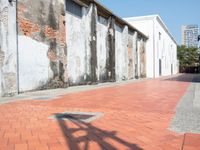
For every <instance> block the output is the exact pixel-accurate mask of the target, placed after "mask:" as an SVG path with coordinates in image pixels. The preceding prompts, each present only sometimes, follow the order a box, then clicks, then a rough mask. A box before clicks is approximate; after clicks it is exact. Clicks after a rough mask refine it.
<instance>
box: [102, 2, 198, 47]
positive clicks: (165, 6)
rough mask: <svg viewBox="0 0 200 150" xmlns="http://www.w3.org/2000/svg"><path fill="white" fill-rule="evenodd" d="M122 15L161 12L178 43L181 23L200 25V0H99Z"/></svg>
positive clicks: (179, 42) (129, 15) (142, 14)
mask: <svg viewBox="0 0 200 150" xmlns="http://www.w3.org/2000/svg"><path fill="white" fill-rule="evenodd" d="M99 2H101V3H102V4H104V5H105V6H106V7H107V8H109V9H110V10H111V11H112V12H114V13H115V14H117V15H118V16H120V17H131V16H144V15H152V14H159V15H160V16H161V18H162V19H163V21H164V22H165V24H166V25H167V27H168V29H169V30H170V32H171V34H172V35H173V36H174V38H175V39H176V41H177V43H178V44H181V25H184V24H197V25H199V27H200V0H99Z"/></svg>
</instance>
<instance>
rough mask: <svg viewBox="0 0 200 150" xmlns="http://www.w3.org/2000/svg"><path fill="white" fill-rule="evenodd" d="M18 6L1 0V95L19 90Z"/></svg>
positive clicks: (6, 0)
mask: <svg viewBox="0 0 200 150" xmlns="http://www.w3.org/2000/svg"><path fill="white" fill-rule="evenodd" d="M16 47H17V46H16V6H15V3H9V2H8V0H0V96H4V95H10V94H11V95H12V94H14V93H16V92H17V73H16V72H17V71H16V66H17V61H16V58H17V57H16V54H17V52H16Z"/></svg>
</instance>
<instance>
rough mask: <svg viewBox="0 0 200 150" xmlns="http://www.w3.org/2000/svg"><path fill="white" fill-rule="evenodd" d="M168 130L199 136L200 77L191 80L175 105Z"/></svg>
mask: <svg viewBox="0 0 200 150" xmlns="http://www.w3.org/2000/svg"><path fill="white" fill-rule="evenodd" d="M169 129H170V130H172V131H175V132H178V133H197V134H200V76H199V77H196V78H195V79H194V80H193V83H192V84H191V85H190V87H189V88H188V89H187V92H186V93H185V95H184V96H183V97H182V99H181V101H180V103H179V104H178V105H177V107H176V115H175V117H174V118H173V120H172V122H171V125H170V128H169Z"/></svg>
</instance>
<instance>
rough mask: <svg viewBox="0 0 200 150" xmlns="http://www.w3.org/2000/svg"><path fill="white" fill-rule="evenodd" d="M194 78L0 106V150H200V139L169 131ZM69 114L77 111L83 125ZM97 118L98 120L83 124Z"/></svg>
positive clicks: (188, 77) (183, 76) (123, 86)
mask: <svg viewBox="0 0 200 150" xmlns="http://www.w3.org/2000/svg"><path fill="white" fill-rule="evenodd" d="M193 78H194V76H193V75H180V76H179V77H175V78H173V79H172V78H169V79H167V78H165V79H156V80H147V81H141V82H137V83H128V84H119V85H116V86H114V87H104V88H99V89H94V90H89V91H83V92H78V93H68V94H63V96H59V97H55V98H54V99H53V100H51V101H47V100H44V98H41V99H38V98H37V100H21V101H15V102H12V103H6V104H1V105H0V150H127V149H129V150H199V149H200V136H199V134H192V133H187V134H183V133H176V132H173V131H170V130H169V129H168V128H169V126H170V122H171V120H172V118H173V117H174V116H175V113H176V110H175V108H176V105H177V104H178V103H179V100H180V99H181V98H182V97H183V95H184V93H185V92H186V91H187V88H188V87H189V86H190V84H191V82H192V80H193ZM63 112H68V114H65V115H62V113H63ZM70 112H71V113H73V112H81V113H82V116H83V118H82V119H83V120H81V121H80V120H79V121H77V120H76V118H74V117H73V116H70ZM95 114H101V115H99V116H96V117H92V118H93V119H89V120H90V121H92V122H87V121H86V122H85V121H84V117H85V118H87V117H90V116H93V115H95ZM84 115H85V116H84ZM80 116H81V115H77V116H76V117H80ZM62 117H63V118H65V117H67V118H68V120H67V119H63V118H62ZM95 119H96V120H95ZM70 120H72V121H70ZM172 122H173V121H172Z"/></svg>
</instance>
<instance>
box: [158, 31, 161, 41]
mask: <svg viewBox="0 0 200 150" xmlns="http://www.w3.org/2000/svg"><path fill="white" fill-rule="evenodd" d="M158 36H159V40H161V33H160V32H159V35H158Z"/></svg>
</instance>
